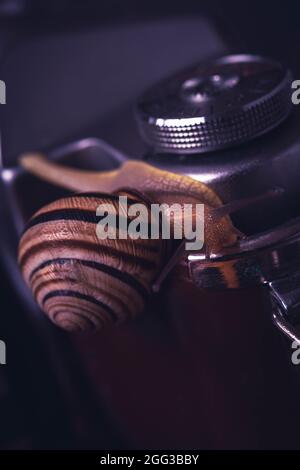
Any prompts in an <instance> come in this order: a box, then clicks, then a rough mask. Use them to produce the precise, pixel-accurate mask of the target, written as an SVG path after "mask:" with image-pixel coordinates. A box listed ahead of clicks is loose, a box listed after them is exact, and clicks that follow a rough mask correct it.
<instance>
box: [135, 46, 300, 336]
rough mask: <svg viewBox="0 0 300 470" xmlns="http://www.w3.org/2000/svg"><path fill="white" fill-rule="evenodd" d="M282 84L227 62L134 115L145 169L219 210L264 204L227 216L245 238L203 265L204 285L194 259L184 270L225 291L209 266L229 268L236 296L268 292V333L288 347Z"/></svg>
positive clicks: (291, 227)
mask: <svg viewBox="0 0 300 470" xmlns="http://www.w3.org/2000/svg"><path fill="white" fill-rule="evenodd" d="M291 84H292V75H291V73H290V72H289V71H288V70H285V69H284V67H282V66H281V65H280V64H278V63H276V62H273V61H271V60H269V59H265V58H262V57H258V56H253V55H229V56H225V57H221V58H219V59H216V60H214V61H210V62H208V63H206V64H202V65H196V66H195V67H191V68H189V69H187V70H184V71H183V72H180V73H179V74H177V75H175V76H173V77H170V78H168V79H166V80H164V81H163V82H161V83H160V84H158V85H156V86H154V87H153V88H152V89H150V90H149V91H148V92H146V93H145V94H144V95H143V96H142V97H141V98H140V100H139V102H138V104H137V107H136V114H137V120H138V125H139V128H140V132H141V135H142V136H143V138H144V140H145V141H146V142H147V144H148V145H149V149H150V150H149V153H148V154H147V156H146V158H147V160H148V161H149V162H150V163H152V164H154V165H157V166H159V167H161V168H164V169H168V170H170V171H173V172H180V173H184V174H187V175H189V176H192V177H193V178H195V179H196V180H199V181H202V182H204V183H206V184H208V185H210V186H211V187H212V188H213V189H214V190H215V191H216V192H217V194H218V195H219V196H220V197H221V199H222V201H223V202H224V203H232V202H233V201H237V200H242V199H243V198H251V197H255V196H257V195H260V194H261V195H264V194H265V195H266V197H265V198H262V200H260V202H259V203H254V204H252V205H251V204H250V206H248V207H246V208H241V209H240V210H239V211H238V212H237V213H236V215H234V216H233V220H234V222H235V225H236V226H237V228H238V229H240V230H241V231H242V232H244V233H245V234H246V237H245V239H243V240H242V241H241V242H240V243H239V245H238V247H235V248H233V249H224V250H223V251H222V253H219V254H216V255H213V256H211V257H210V259H209V261H210V263H211V268H212V269H211V275H210V271H209V269H207V268H205V269H203V268H202V263H203V261H204V260H205V255H203V254H198V255H197V254H190V255H189V258H188V263H189V270H190V272H191V274H192V278H193V281H194V283H195V284H196V286H198V287H204V288H205V287H207V286H209V287H210V288H224V287H225V288H226V285H225V286H224V284H223V285H222V283H221V282H220V279H219V277H218V276H214V271H215V270H214V266H217V264H218V263H220V262H223V263H234V266H235V269H236V270H237V271H238V273H239V279H240V285H241V287H243V286H249V285H256V284H257V285H260V284H266V285H267V286H269V289H270V295H271V299H272V305H273V318H274V321H275V323H276V324H277V325H278V326H279V328H280V329H281V330H282V331H283V332H284V333H285V334H287V335H288V336H289V337H290V338H291V339H297V338H298V334H297V331H296V329H295V328H294V325H297V323H299V321H300V309H299V307H298V304H299V300H300V289H299V285H300V274H299V272H298V271H299V266H300V252H299V247H300V245H299V242H300V237H299V231H300V217H299V216H300V211H299V207H298V200H299V183H298V175H299V171H300V158H299V139H298V133H297V127H298V122H297V121H298V120H297V116H295V115H293V113H292V107H293V105H292V100H291V95H292V88H291ZM275 188H277V189H278V188H280V191H279V194H278V195H277V197H275V198H269V197H268V196H267V195H268V194H271V193H272V190H274V189H275ZM206 261H207V259H206Z"/></svg>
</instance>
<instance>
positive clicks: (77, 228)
mask: <svg viewBox="0 0 300 470" xmlns="http://www.w3.org/2000/svg"><path fill="white" fill-rule="evenodd" d="M20 161H21V164H22V166H23V167H24V168H25V169H26V170H28V171H30V172H31V173H33V174H34V175H36V176H38V177H40V178H43V179H44V180H47V181H48V182H51V183H54V184H56V185H59V186H62V187H64V188H67V189H70V190H72V191H76V192H79V193H75V194H74V195H70V196H68V197H64V198H61V199H59V200H57V201H54V202H52V203H50V204H48V205H46V206H44V207H42V208H41V209H40V210H39V211H38V212H37V213H35V214H34V215H33V217H32V218H31V219H30V220H29V222H28V224H27V226H26V228H25V230H24V232H23V234H22V236H21V239H20V243H19V255H18V260H19V265H20V269H21V271H22V275H23V277H24V280H25V282H26V284H27V285H28V286H29V288H30V289H31V291H32V292H33V295H34V297H35V299H36V301H37V303H38V304H39V306H40V307H41V309H42V310H43V311H44V312H45V313H46V314H47V315H48V316H49V318H50V319H51V320H52V321H53V322H54V323H55V324H56V325H58V326H60V327H62V328H64V329H66V330H70V331H77V330H88V329H99V328H102V327H103V326H105V325H106V324H110V323H112V322H117V323H119V322H121V321H124V320H125V319H127V318H132V317H134V316H135V315H137V314H138V313H140V312H142V311H143V309H144V307H145V303H146V301H147V297H148V296H149V295H150V293H151V291H152V286H153V285H154V284H155V281H156V280H157V278H160V279H161V277H162V276H161V273H162V272H164V275H163V276H165V275H166V270H165V267H166V265H167V266H168V269H169V270H170V269H171V268H172V266H173V265H174V264H176V262H177V261H178V259H179V256H182V255H183V251H184V250H183V248H182V246H183V245H182V243H181V244H180V245H179V248H178V249H177V251H175V255H174V247H173V246H172V240H171V241H170V242H169V243H168V242H166V240H163V239H162V238H161V237H159V238H158V239H151V238H149V239H130V238H128V239H105V240H102V239H101V240H100V239H99V238H98V237H97V235H96V229H95V227H96V224H97V222H98V218H97V215H96V209H97V207H98V206H99V205H100V204H105V205H107V204H110V207H113V208H114V209H115V210H120V209H119V207H118V200H119V196H120V195H127V196H128V202H129V205H130V204H133V203H137V202H143V203H144V204H146V205H148V206H149V204H150V203H166V204H173V203H179V204H185V203H189V204H191V203H202V204H204V217H205V225H204V230H205V246H204V248H203V249H204V250H205V251H206V252H209V253H210V252H219V251H220V250H222V248H224V247H227V246H233V245H234V244H235V243H237V240H238V237H239V232H238V231H237V230H236V228H235V227H234V226H233V224H232V222H231V219H230V217H229V215H228V210H227V208H226V206H223V205H222V201H221V200H220V198H219V197H218V195H217V194H216V193H215V192H214V191H213V190H212V189H211V188H209V187H208V186H207V185H205V184H204V183H201V182H199V181H196V180H194V179H192V178H190V177H188V176H185V175H179V174H175V173H170V172H167V171H164V170H160V169H158V168H155V167H153V166H151V165H149V164H147V163H144V162H140V161H127V162H125V163H123V164H122V165H121V167H120V168H118V169H117V170H113V171H108V172H89V171H83V170H77V169H73V168H68V167H64V166H62V165H58V164H56V163H54V162H51V161H49V160H47V159H46V158H45V157H44V156H42V155H39V154H26V155H24V156H23V157H22V158H21V159H20ZM126 188H127V189H126ZM118 216H119V217H121V216H122V217H127V218H128V217H129V216H128V214H118ZM169 217H172V214H170V215H169ZM172 223H173V224H174V223H175V222H174V220H172ZM168 269H167V271H168ZM229 276H232V273H229Z"/></svg>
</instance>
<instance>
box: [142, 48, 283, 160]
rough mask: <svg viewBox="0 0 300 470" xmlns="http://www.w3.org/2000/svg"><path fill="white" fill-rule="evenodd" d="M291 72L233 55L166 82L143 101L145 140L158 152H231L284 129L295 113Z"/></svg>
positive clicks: (269, 63)
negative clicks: (265, 134)
mask: <svg viewBox="0 0 300 470" xmlns="http://www.w3.org/2000/svg"><path fill="white" fill-rule="evenodd" d="M291 80H292V77H291V73H290V72H289V71H288V70H285V69H284V68H283V67H282V66H281V65H280V64H279V63H277V62H274V61H271V60H268V59H265V58H262V57H259V56H252V55H230V56H225V57H222V58H220V59H217V60H215V61H212V62H210V63H206V64H203V65H198V66H195V67H192V68H189V69H187V70H184V71H182V72H181V73H179V74H177V75H175V76H173V77H171V78H169V79H167V80H164V81H163V82H161V83H159V84H158V85H156V86H154V87H153V88H152V89H150V90H148V91H147V92H146V93H145V94H144V95H143V96H142V97H141V98H140V100H139V101H138V104H137V109H136V111H137V119H138V125H139V129H140V132H141V135H142V137H143V138H144V140H145V141H146V142H147V143H148V144H149V145H150V146H151V147H154V149H155V150H156V151H157V152H168V153H181V154H186V153H199V152H209V151H212V150H217V149H222V148H226V147H230V146H233V145H236V144H239V143H243V142H246V141H248V140H251V139H253V138H255V137H257V136H259V135H262V134H264V133H266V132H268V131H269V130H271V129H273V128H274V127H276V126H277V125H278V124H280V123H281V122H282V121H283V120H284V119H285V118H286V117H287V116H288V115H289V113H290V111H291V109H292V101H291Z"/></svg>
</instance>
